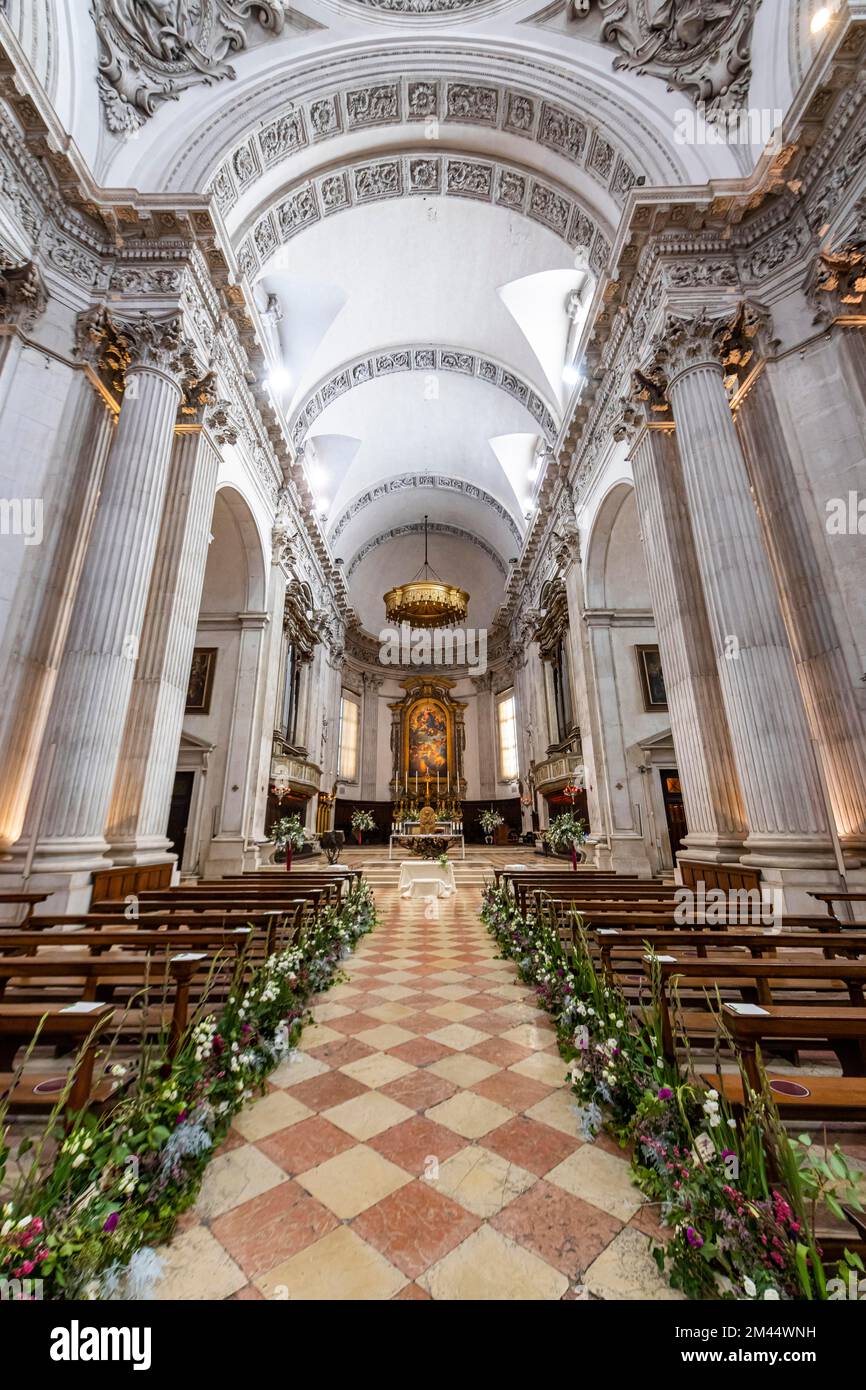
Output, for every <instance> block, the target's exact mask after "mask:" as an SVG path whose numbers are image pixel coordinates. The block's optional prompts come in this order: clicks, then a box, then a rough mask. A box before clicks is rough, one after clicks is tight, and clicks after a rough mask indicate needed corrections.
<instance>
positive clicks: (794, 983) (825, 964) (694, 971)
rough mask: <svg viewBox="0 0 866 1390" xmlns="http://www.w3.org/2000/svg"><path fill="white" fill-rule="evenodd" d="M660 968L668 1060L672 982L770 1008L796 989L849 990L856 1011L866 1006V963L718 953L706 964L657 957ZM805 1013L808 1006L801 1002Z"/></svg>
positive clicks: (648, 968)
mask: <svg viewBox="0 0 866 1390" xmlns="http://www.w3.org/2000/svg"><path fill="white" fill-rule="evenodd" d="M655 961H656V968H657V969H658V971H659V974H660V978H661V984H662V991H661V1000H660V1009H661V1025H662V1041H663V1046H664V1051H665V1055H666V1056H668V1057H673V1056H674V1055H675V1048H674V1030H673V1025H672V1022H671V1009H670V999H669V989H670V986H671V981H673V980H676V981H677V988H678V989H679V990H680V991H682V990H683V989H703V990H707V989H717V988H721V987H724V988H726V989H731V988H734V989H737V990H738V991H739V993H740V995H741V997H742V996H746V995H752V996H753V998H752V999H751V1000H746V1002H752V1003H757V1004H759V1005H763V1006H767V1005H771V1004H774V1003H778V1002H783V1001H779V1000H778V999H777V998H776V996H777V995H778V994H779V993H783V994H786V993H787V994H790V992H791V991H792V990H797V991H800V992H801V993H802V991H804V990H806V989H809V990H812V991H815V990H816V989H817V990H820V991H822V992H825V999H824V1001H823V1002H825V1003H832V1002H833V1001H832V1000H829V999H826V993H827V992H831V991H833V990H835V991H837V992H839V991H840V990H842V991H844V990H847V993H848V998H849V1000H850V1002H851V1004H853V1005H854V1006H856V1007H858V1008H862V1007H864V998H863V986H864V984H866V960H856V961H851V960H842V959H836V960H832V961H828V960H767V959H766V958H762V959H758V960H755V959H746V958H745V957H744V956H730V955H726V954H720V955H717V956H714V957H713V958H712V959H707V960H698V959H692V960H679V959H676V958H675V957H670V956H668V957H664V956H657V957H656V958H655ZM652 970H653V960H652V958H651V957H650V956H647V957H645V959H644V971H645V974H646V976H647V978H648V979H649V978H651V974H652ZM798 1003H802V1004H803V1005H804V1007H805V1008H807V1009H808V1008H809V1007H810V1001H803V1000H801V1001H798ZM821 1003H822V1000H821V999H820V998H819V995H818V994H817V993H816V994H815V995H814V1006H818V1005H819V1004H821Z"/></svg>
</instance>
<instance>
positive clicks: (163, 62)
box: [90, 0, 286, 133]
mask: <svg viewBox="0 0 866 1390" xmlns="http://www.w3.org/2000/svg"><path fill="white" fill-rule="evenodd" d="M90 12H91V15H92V17H93V22H94V24H95V25H96V32H97V35H98V38H99V77H98V79H97V80H98V83H99V91H100V95H101V97H102V102H103V107H104V112H105V120H106V124H107V125H108V128H109V129H110V130H112V131H115V132H116V133H123V132H129V131H134V130H137V129H138V127H139V126H140V125H141V124H142V123H143V121H145V120H146V119H147V117H148V116H152V115H153V113H154V111H155V110H156V109H157V107H158V105H159V103H160V102H162V101H168V100H171V99H174V98H177V97H178V96H179V95H180V93H181V92H183V91H185V90H186V89H187V88H188V87H193V86H196V85H198V84H199V83H202V82H206V83H211V82H216V81H218V80H219V79H221V78H225V77H234V75H235V72H234V68H233V67H232V66H231V64H230V63H229V62H228V61H227V59H228V57H229V55H230V54H232V53H239V52H242V51H243V49H245V48H246V46H247V25H248V24H250V23H255V24H259V25H261V27H262V28H264V29H267V30H269V31H270V32H271V33H273V34H280V33H282V31H283V28H284V26H285V22H286V15H285V10H284V9H283V6H282V4H280V3H278V0H196V2H195V3H194V4H192V3H188V0H93V3H92V5H91V11H90Z"/></svg>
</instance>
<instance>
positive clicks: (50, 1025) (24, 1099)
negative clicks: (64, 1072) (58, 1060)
mask: <svg viewBox="0 0 866 1390" xmlns="http://www.w3.org/2000/svg"><path fill="white" fill-rule="evenodd" d="M113 1014H114V1009H113V1008H112V1006H111V1005H109V1004H97V1005H96V1006H95V1007H93V1008H91V1009H88V1010H87V1011H80V1010H76V1009H75V1008H74V1007H71V1006H70V1005H69V1004H68V1003H67V1004H51V1003H45V1004H0V1100H4V1101H6V1102H7V1103H8V1105H9V1109H10V1110H16V1111H19V1110H51V1109H53V1107H54V1105H55V1104H56V1102H57V1099H58V1096H59V1094H61V1093H62V1091H63V1090H64V1089H65V1086H66V1085H68V1078H67V1079H65V1080H63V1081H62V1082H61V1084H60V1085H55V1086H54V1087H53V1088H52V1086H51V1083H52V1082H57V1081H58V1080H60V1078H58V1077H57V1075H56V1072H54V1073H50V1074H43V1073H41V1072H27V1073H24V1074H22V1075H20V1076H19V1075H18V1074H16V1073H15V1072H13V1071H12V1062H13V1061H14V1058H15V1053H16V1052H17V1051H18V1049H19V1047H21V1046H23V1045H26V1044H28V1043H29V1042H30V1040H31V1039H32V1038H33V1036H34V1034H36V1033H37V1031H38V1034H39V1041H40V1042H42V1041H43V1040H44V1041H46V1042H47V1041H52V1042H66V1043H69V1045H70V1048H73V1047H74V1048H79V1049H80V1051H79V1053H78V1056H77V1058H76V1062H75V1065H74V1067H73V1069H72V1073H73V1079H72V1086H71V1090H70V1092H69V1095H68V1097H67V1108H68V1109H69V1110H71V1111H78V1110H83V1109H85V1108H86V1107H87V1106H89V1105H92V1104H94V1103H96V1104H102V1103H104V1102H106V1101H107V1100H109V1099H110V1098H111V1097H112V1096H114V1095H115V1094H116V1093H117V1091H119V1090H120V1088H121V1085H122V1081H121V1080H120V1079H119V1078H116V1077H105V1078H103V1079H101V1080H100V1081H98V1082H97V1083H96V1084H95V1085H94V1079H93V1073H94V1066H95V1062H96V1049H97V1041H98V1035H99V1033H100V1032H101V1031H104V1029H105V1028H106V1027H107V1025H108V1023H109V1022H110V1020H111V1018H112V1016H113ZM40 1025H41V1026H40ZM82 1044H84V1046H82Z"/></svg>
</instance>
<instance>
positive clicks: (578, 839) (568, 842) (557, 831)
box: [544, 811, 586, 869]
mask: <svg viewBox="0 0 866 1390" xmlns="http://www.w3.org/2000/svg"><path fill="white" fill-rule="evenodd" d="M544 838H545V840H546V841H547V843H548V844H549V845H550V848H551V849H552V850H553V852H554V854H564V853H565V852H566V851H567V850H571V867H572V868H573V869H576V868H577V846H578V845H582V844H583V842H584V840H585V839H586V822H585V821H583V820H581V818H580V816H576V815H575V814H574V812H573V811H563V812H562V815H559V816H556V817H555V818H554V820H552V821H551V822H550V825H549V826H548V829H547V834H546V835H545V837H544Z"/></svg>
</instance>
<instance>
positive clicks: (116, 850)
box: [108, 835, 177, 868]
mask: <svg viewBox="0 0 866 1390" xmlns="http://www.w3.org/2000/svg"><path fill="white" fill-rule="evenodd" d="M108 853H109V857H110V859H111V862H112V864H114V865H115V866H116V867H117V868H126V867H130V868H133V867H135V866H137V865H139V864H164V863H165V862H166V860H167V859H170V860H172V862H173V863H174V865H175V868H177V855H176V854H175V853H174V850H173V848H172V842H171V840H167V839H166V838H165V836H164V835H150V836H142V837H141V838H140V839H136V840H115V841H114V842H113V843H112V844H111V845H110V846H109V850H108Z"/></svg>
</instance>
